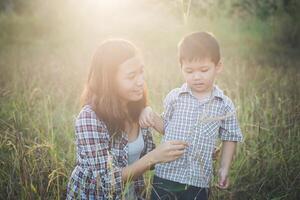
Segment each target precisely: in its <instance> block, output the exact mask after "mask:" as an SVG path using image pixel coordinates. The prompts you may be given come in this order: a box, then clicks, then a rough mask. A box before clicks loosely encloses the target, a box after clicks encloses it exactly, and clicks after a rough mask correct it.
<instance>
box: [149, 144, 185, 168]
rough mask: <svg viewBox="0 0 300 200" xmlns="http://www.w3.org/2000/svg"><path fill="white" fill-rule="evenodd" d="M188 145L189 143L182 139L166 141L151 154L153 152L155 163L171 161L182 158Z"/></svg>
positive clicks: (152, 156)
mask: <svg viewBox="0 0 300 200" xmlns="http://www.w3.org/2000/svg"><path fill="white" fill-rule="evenodd" d="M187 146H188V144H187V143H186V142H185V141H181V140H173V141H166V142H165V143H163V144H160V145H158V146H157V147H156V148H155V149H154V150H153V151H151V152H150V153H149V154H151V158H152V159H153V163H155V164H157V163H165V162H170V161H173V160H176V159H178V158H180V157H181V156H182V155H183V153H184V150H185V148H186V147H187Z"/></svg>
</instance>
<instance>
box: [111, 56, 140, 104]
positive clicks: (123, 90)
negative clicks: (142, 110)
mask: <svg viewBox="0 0 300 200" xmlns="http://www.w3.org/2000/svg"><path fill="white" fill-rule="evenodd" d="M116 84H117V85H116V86H117V92H118V95H119V96H120V98H121V99H122V100H123V101H124V102H125V103H128V102H130V101H138V100H140V99H142V97H143V94H144V64H143V60H142V59H141V58H140V57H139V56H135V57H132V58H130V59H128V60H126V61H125V62H124V63H122V64H121V65H120V66H119V68H118V71H117V74H116Z"/></svg>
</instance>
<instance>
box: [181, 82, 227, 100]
mask: <svg viewBox="0 0 300 200" xmlns="http://www.w3.org/2000/svg"><path fill="white" fill-rule="evenodd" d="M183 93H189V94H190V95H193V93H192V89H191V88H190V87H189V86H188V85H187V83H184V84H182V86H181V87H180V89H179V95H180V94H183ZM212 97H219V98H221V99H224V93H223V91H222V90H221V89H220V88H219V87H218V86H217V85H214V86H213V91H212Z"/></svg>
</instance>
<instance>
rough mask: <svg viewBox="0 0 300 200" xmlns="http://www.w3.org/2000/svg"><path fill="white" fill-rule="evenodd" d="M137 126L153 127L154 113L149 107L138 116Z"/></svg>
mask: <svg viewBox="0 0 300 200" xmlns="http://www.w3.org/2000/svg"><path fill="white" fill-rule="evenodd" d="M139 124H140V126H141V127H143V128H146V127H153V126H154V125H155V124H154V113H153V110H152V108H151V107H150V106H147V107H146V108H144V109H143V110H142V112H141V114H140V118H139Z"/></svg>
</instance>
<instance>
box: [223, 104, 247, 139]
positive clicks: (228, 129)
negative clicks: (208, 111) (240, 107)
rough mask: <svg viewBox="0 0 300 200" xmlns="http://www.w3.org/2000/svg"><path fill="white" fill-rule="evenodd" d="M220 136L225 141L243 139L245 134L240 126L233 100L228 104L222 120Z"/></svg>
mask: <svg viewBox="0 0 300 200" xmlns="http://www.w3.org/2000/svg"><path fill="white" fill-rule="evenodd" d="M219 137H220V139H221V140H225V141H236V142H241V141H243V134H242V131H241V129H240V126H239V122H238V119H237V114H236V110H235V107H234V104H233V103H232V102H231V101H230V102H229V104H228V105H227V106H226V114H225V117H224V119H223V120H221V127H220V129H219Z"/></svg>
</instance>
